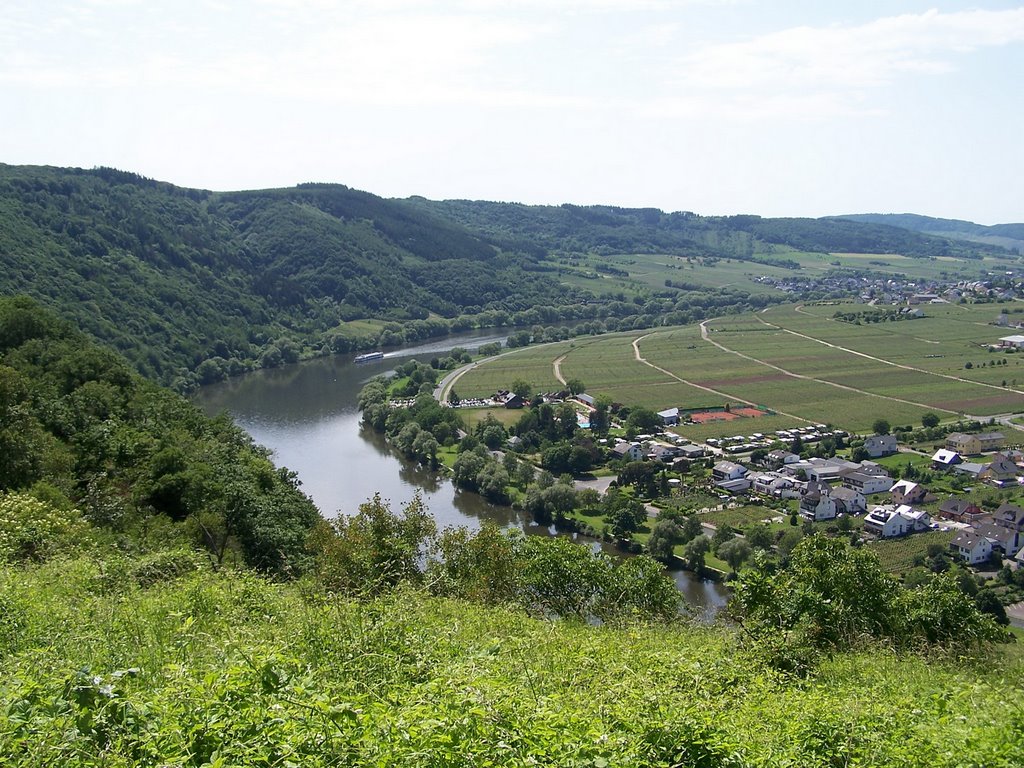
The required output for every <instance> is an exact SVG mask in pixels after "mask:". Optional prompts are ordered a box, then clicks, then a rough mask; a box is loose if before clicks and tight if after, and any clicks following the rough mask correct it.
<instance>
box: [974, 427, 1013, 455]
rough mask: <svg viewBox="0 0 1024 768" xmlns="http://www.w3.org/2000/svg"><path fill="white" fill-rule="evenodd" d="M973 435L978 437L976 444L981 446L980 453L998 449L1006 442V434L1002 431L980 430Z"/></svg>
mask: <svg viewBox="0 0 1024 768" xmlns="http://www.w3.org/2000/svg"><path fill="white" fill-rule="evenodd" d="M975 437H976V438H978V444H979V445H980V446H981V452H982V453H987V452H988V451H998V450H999V449H1000V448H1002V447H1003V445H1004V444H1005V443H1006V435H1004V434H1003V433H1002V432H982V433H981V434H979V435H975Z"/></svg>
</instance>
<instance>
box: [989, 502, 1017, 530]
mask: <svg viewBox="0 0 1024 768" xmlns="http://www.w3.org/2000/svg"><path fill="white" fill-rule="evenodd" d="M992 520H993V522H995V523H996V524H997V525H1002V526H1004V527H1006V528H1012V529H1013V530H1015V531H1017V532H1019V533H1024V509H1021V508H1020V507H1018V506H1017V505H1016V504H1011V503H1010V502H1008V501H1004V502H1003V503H1002V504H1000V505H999V506H998V507H997V508H996V511H995V512H994V513H993V515H992Z"/></svg>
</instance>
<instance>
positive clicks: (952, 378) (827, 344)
mask: <svg viewBox="0 0 1024 768" xmlns="http://www.w3.org/2000/svg"><path fill="white" fill-rule="evenodd" d="M758 319H759V320H760V321H761V322H763V323H764V324H765V325H767V326H770V327H775V328H780V329H781V330H783V331H785V332H786V333H788V334H791V335H793V336H796V337H798V338H802V339H807V340H808V341H811V342H815V343H817V344H820V345H822V346H824V347H827V348H830V349H833V350H839V351H840V352H846V353H848V354H850V355H855V356H857V357H860V358H863V359H865V360H871V361H874V362H876V363H880V364H882V365H886V366H890V367H894V368H900V369H902V370H905V371H913V372H915V373H919V374H924V375H928V376H934V377H939V378H942V379H945V380H947V381H952V382H957V383H959V384H961V385H965V386H967V387H974V388H984V389H986V390H992V389H995V390H999V391H1002V392H1009V393H1012V394H1014V395H1018V396H1022V395H1024V392H1022V391H1020V390H1016V389H1007V388H1003V387H1001V386H999V385H996V384H989V383H986V382H980V381H973V380H971V379H967V378H964V377H963V376H954V375H951V374H944V373H938V372H935V371H929V370H925V369H922V368H919V367H916V366H912V365H907V364H905V363H897V362H893V361H890V360H885V359H883V358H880V357H878V356H877V355H872V354H868V353H866V352H862V351H860V350H857V349H853V348H850V347H847V346H843V345H842V344H836V343H833V342H831V341H827V340H824V339H821V338H816V337H814V336H811V335H810V334H805V333H802V332H799V331H795V330H791V329H789V328H785V327H783V326H781V325H777V324H774V323H769V322H768V321H766V320H763V319H761V318H760V317H758ZM905 322H906V323H912V322H918V321H905ZM978 396H979V397H980V396H981V395H980V393H979V395H978ZM1021 404H1024V402H1022V403H1021Z"/></svg>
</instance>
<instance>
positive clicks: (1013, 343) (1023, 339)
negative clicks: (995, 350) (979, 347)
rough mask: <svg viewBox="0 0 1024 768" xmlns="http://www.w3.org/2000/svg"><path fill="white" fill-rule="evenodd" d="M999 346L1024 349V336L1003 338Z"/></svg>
mask: <svg viewBox="0 0 1024 768" xmlns="http://www.w3.org/2000/svg"><path fill="white" fill-rule="evenodd" d="M999 346H1000V347H1014V348H1015V349H1020V348H1021V347H1024V336H1020V335H1017V336H1003V338H1001V339H1000V340H999Z"/></svg>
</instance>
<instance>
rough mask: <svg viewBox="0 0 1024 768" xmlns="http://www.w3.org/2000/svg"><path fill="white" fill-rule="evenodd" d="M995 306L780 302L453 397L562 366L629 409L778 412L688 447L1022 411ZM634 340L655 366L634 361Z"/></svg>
mask: <svg viewBox="0 0 1024 768" xmlns="http://www.w3.org/2000/svg"><path fill="white" fill-rule="evenodd" d="M886 258H892V257H886ZM1000 308H1001V305H996V304H984V305H955V304H941V305H928V306H927V307H926V308H925V311H926V317H924V318H921V319H917V320H905V321H901V322H887V323H878V324H868V325H855V324H852V323H848V322H841V321H838V320H835V319H833V315H835V313H836V312H837V311H862V310H863V309H864V305H856V304H839V303H831V304H828V305H814V306H806V307H803V306H792V305H787V306H776V307H771V308H769V309H768V310H766V311H763V312H759V313H756V314H754V313H748V314H745V315H731V316H727V317H723V318H717V319H714V320H711V321H707V322H706V323H705V325H706V326H707V338H706V339H705V338H702V335H701V328H700V326H697V325H691V326H685V327H677V328H668V329H661V330H650V331H635V332H631V333H616V334H610V335H607V336H598V337H587V338H584V339H577V340H574V341H569V342H563V343H560V344H552V345H545V346H543V347H537V348H532V349H526V350H521V351H516V352H515V353H513V354H512V355H510V356H508V357H502V358H499V360H497V361H494V362H491V363H487V364H484V365H481V366H480V367H479V368H477V369H476V370H473V371H470V372H469V373H467V374H466V375H465V376H464V377H463V378H462V379H461V380H460V382H459V384H458V391H459V394H460V395H462V396H471V395H474V394H489V393H491V392H493V391H495V390H496V389H499V388H507V387H508V386H509V385H510V383H511V381H512V380H513V379H514V378H523V379H526V380H528V381H530V382H531V383H532V384H533V385H534V386H535V388H540V389H551V388H555V387H556V385H557V382H556V380H555V377H554V362H555V361H556V360H560V366H561V373H562V376H563V377H564V378H578V379H580V380H582V381H583V382H584V383H585V384H586V386H587V392H588V393H590V394H593V395H606V396H608V397H610V398H611V399H612V400H613V401H615V402H620V403H623V404H626V405H631V406H637V405H640V406H645V407H649V408H652V409H654V410H662V409H664V408H669V407H672V406H677V407H680V408H702V407H715V406H721V405H723V404H724V403H725V402H733V403H739V402H750V403H754V404H757V405H762V406H765V407H767V408H769V409H771V410H773V411H776V412H777V414H778V415H776V416H773V417H770V418H766V419H754V420H751V419H743V420H736V421H732V422H712V423H709V424H704V425H700V426H691V425H683V426H681V427H680V429H679V431H680V433H681V434H684V435H686V436H687V437H691V438H693V439H706V438H708V437H715V436H722V435H732V434H750V433H752V432H763V433H767V432H771V431H774V430H777V429H781V428H786V427H791V426H794V425H796V424H799V423H806V422H812V423H818V422H821V423H830V424H835V425H837V426H840V427H844V428H846V429H850V430H856V431H864V430H867V429H869V428H870V426H871V424H872V423H873V422H874V421H875V420H876V419H878V418H879V417H883V418H885V419H887V420H889V421H890V422H891V423H893V424H914V425H916V424H919V423H920V419H921V417H922V416H923V415H924V414H925V413H928V412H935V413H937V414H938V415H939V416H940V418H942V419H944V420H950V419H955V418H959V417H960V416H962V415H968V416H973V417H978V418H987V417H989V416H992V415H995V414H1002V413H1016V412H1022V411H1024V368H1021V364H1022V363H1024V354H1020V353H1018V354H1007V353H1003V352H989V351H987V348H986V346H984V345H987V344H989V343H992V342H994V341H995V340H996V339H998V338H999V337H1000V336H1003V335H1006V333H1007V331H1006V330H1005V329H1001V328H998V327H996V326H994V325H991V324H990V323H991V321H992V320H994V319H995V317H996V315H997V314H998V312H999V310H1000ZM634 342H635V343H636V345H637V347H638V348H639V351H640V355H641V356H642V357H643V358H644V360H645V361H646V363H649V364H645V362H643V361H640V360H637V359H636V354H635V351H634V347H633V344H634ZM989 361H994V363H995V364H991V365H989V364H987V363H989ZM1003 361H1005V364H1002V362H1003ZM967 363H972V366H971V368H966V367H965V366H966V364H967ZM1018 380H1019V381H1020V382H1021V383H1020V385H1018V383H1017V382H1018ZM1004 381H1005V382H1006V386H1003V382H1004ZM1011 442H1012V441H1011Z"/></svg>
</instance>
